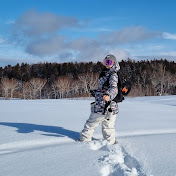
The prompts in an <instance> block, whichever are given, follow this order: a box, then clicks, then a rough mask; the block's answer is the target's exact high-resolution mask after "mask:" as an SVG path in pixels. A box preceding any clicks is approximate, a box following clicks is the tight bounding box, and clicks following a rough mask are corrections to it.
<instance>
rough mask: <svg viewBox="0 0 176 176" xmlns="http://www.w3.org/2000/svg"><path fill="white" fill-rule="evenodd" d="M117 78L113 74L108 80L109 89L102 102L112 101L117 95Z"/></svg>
mask: <svg viewBox="0 0 176 176" xmlns="http://www.w3.org/2000/svg"><path fill="white" fill-rule="evenodd" d="M117 85H118V76H117V74H116V73H113V74H112V75H111V76H110V80H109V89H108V90H107V91H106V92H105V94H106V95H104V96H103V98H104V100H106V101H112V100H113V99H114V98H115V97H116V96H117V94H118V87H117Z"/></svg>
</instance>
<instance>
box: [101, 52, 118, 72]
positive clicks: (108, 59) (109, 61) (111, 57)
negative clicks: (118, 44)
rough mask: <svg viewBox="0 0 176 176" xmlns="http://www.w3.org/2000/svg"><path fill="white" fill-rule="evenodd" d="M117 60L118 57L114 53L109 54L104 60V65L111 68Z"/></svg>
mask: <svg viewBox="0 0 176 176" xmlns="http://www.w3.org/2000/svg"><path fill="white" fill-rule="evenodd" d="M116 62H117V60H116V57H115V56H114V55H112V54H108V55H107V56H106V57H105V58H104V60H103V65H104V66H105V67H106V68H107V69H110V68H111V67H112V66H113V65H114V63H116Z"/></svg>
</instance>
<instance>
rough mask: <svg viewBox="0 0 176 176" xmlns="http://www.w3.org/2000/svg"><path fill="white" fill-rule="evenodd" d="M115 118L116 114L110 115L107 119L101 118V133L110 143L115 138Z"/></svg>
mask: <svg viewBox="0 0 176 176" xmlns="http://www.w3.org/2000/svg"><path fill="white" fill-rule="evenodd" d="M115 120H116V114H115V115H112V116H111V117H110V118H109V120H106V119H105V120H103V122H102V134H103V137H104V139H106V140H107V141H108V143H110V144H114V143H115V142H116V140H115V127H114V126H115Z"/></svg>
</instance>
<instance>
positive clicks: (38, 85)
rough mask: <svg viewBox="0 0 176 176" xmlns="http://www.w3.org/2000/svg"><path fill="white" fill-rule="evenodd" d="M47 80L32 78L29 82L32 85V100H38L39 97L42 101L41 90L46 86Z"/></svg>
mask: <svg viewBox="0 0 176 176" xmlns="http://www.w3.org/2000/svg"><path fill="white" fill-rule="evenodd" d="M46 82H47V80H46V79H41V78H32V79H30V80H29V84H30V95H31V98H32V99H36V98H37V97H40V99H41V90H42V88H43V87H44V85H45V84H46Z"/></svg>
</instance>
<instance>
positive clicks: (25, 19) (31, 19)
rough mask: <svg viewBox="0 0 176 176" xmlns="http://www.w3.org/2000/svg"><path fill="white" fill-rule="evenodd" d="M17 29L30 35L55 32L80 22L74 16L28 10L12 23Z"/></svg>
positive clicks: (77, 24) (76, 25)
mask: <svg viewBox="0 0 176 176" xmlns="http://www.w3.org/2000/svg"><path fill="white" fill-rule="evenodd" d="M14 26H15V29H16V32H18V30H19V31H20V32H22V33H23V34H24V35H28V36H30V37H32V36H35V35H43V34H48V33H49V34H51V33H56V32H57V31H58V30H60V29H62V28H65V27H78V26H80V24H79V23H78V20H77V19H76V18H75V17H71V16H70V17H68V16H59V15H56V14H54V13H50V12H43V13H40V12H37V11H36V10H29V11H27V12H25V13H24V14H23V15H22V16H21V17H20V18H18V19H17V20H16V22H15V24H14Z"/></svg>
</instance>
